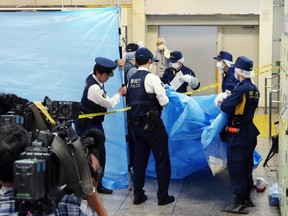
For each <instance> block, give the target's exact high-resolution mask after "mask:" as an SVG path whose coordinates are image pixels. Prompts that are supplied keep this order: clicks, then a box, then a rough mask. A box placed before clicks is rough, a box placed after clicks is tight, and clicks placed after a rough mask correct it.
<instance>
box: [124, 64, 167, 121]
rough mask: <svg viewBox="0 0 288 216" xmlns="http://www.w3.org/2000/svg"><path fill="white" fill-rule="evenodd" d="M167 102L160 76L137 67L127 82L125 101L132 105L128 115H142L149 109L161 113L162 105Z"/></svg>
mask: <svg viewBox="0 0 288 216" xmlns="http://www.w3.org/2000/svg"><path fill="white" fill-rule="evenodd" d="M168 102H169V99H168V97H167V96H166V91H165V88H164V86H163V84H162V83H161V80H160V78H159V77H158V76H156V75H155V74H152V73H150V72H149V71H147V69H146V68H143V67H139V69H138V71H137V72H136V73H135V74H134V75H133V76H132V77H131V79H130V81H129V82H128V92H127V103H128V104H129V106H131V107H132V109H131V110H130V111H129V112H128V115H129V117H132V118H133V117H144V116H145V115H146V113H147V112H149V111H150V110H154V111H158V112H160V113H161V111H162V106H165V105H166V104H167V103H168Z"/></svg>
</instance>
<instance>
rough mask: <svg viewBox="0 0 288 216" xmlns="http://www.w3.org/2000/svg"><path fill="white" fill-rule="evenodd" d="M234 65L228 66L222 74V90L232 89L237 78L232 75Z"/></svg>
mask: <svg viewBox="0 0 288 216" xmlns="http://www.w3.org/2000/svg"><path fill="white" fill-rule="evenodd" d="M234 71H235V67H234V66H232V67H229V70H228V71H227V72H223V74H222V92H225V91H226V90H229V91H233V89H234V88H235V86H236V85H237V83H239V80H238V79H237V78H236V77H235V75H234Z"/></svg>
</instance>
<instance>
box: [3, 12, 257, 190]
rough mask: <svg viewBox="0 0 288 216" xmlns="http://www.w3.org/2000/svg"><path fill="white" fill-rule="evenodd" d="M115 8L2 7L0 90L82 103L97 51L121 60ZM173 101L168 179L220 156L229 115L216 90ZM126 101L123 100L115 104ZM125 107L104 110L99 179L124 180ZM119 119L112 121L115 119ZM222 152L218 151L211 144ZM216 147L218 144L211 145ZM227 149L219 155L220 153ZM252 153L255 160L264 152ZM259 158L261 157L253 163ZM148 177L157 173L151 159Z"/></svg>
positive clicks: (168, 111)
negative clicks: (222, 108) (32, 9)
mask: <svg viewBox="0 0 288 216" xmlns="http://www.w3.org/2000/svg"><path fill="white" fill-rule="evenodd" d="M117 11H118V8H116V7H111V8H102V9H91V10H80V11H64V12H17V13H11V12H8V13H5V12H1V13H0V44H1V45H0V46H1V49H0V92H3V93H14V94H17V95H18V96H21V97H23V98H27V99H29V100H31V101H42V100H43V99H44V97H45V96H48V97H50V98H51V99H52V100H67V101H80V98H81V95H82V91H83V87H84V80H85V78H86V76H87V75H88V74H89V73H90V72H91V71H92V69H93V66H94V64H95V62H94V59H95V57H99V56H103V57H107V58H110V59H118V58H119V44H120V43H119V39H120V37H119V33H118V22H119V21H118V14H117ZM121 78H122V71H120V70H118V71H115V76H114V77H113V78H111V79H110V80H109V81H108V82H107V83H106V85H105V86H106V90H107V92H108V95H109V96H112V95H113V94H114V93H116V91H117V90H118V89H119V87H120V86H121V84H122V81H121ZM167 94H168V97H169V99H170V103H169V105H168V106H167V107H165V108H164V110H163V120H164V123H165V126H166V129H167V132H168V134H169V150H170V156H171V166H172V178H173V179H181V178H184V177H186V176H187V175H189V174H191V173H193V172H195V171H197V170H199V169H203V168H208V162H207V160H208V156H209V155H211V154H213V156H215V157H221V158H222V159H223V160H225V155H224V153H225V143H223V142H222V141H221V140H220V139H219V136H218V133H219V130H221V129H222V126H223V125H224V124H225V121H226V120H227V117H225V114H223V113H221V112H220V111H219V109H217V108H216V106H215V105H214V99H215V97H216V95H209V96H192V97H189V96H187V95H184V94H179V93H176V92H175V91H173V90H172V89H169V88H168V89H167ZM123 106H124V102H123V100H122V101H121V102H120V104H119V105H117V106H116V107H115V109H119V108H122V107H123ZM125 122H126V120H125V113H123V112H122V113H121V112H120V113H116V114H112V115H107V116H106V117H105V122H104V130H105V132H106V138H107V139H106V154H107V163H106V172H105V176H104V179H103V181H104V185H106V186H108V187H109V188H112V189H117V188H124V187H127V186H128V173H127V167H128V165H127V164H128V162H127V145H126V141H125V134H126V123H125ZM115 123H116V124H115ZM219 146H220V147H221V148H220V149H221V151H217V152H215V149H219V148H218V147H219ZM216 147H217V148H216ZM223 152H224V153H223ZM259 156H260V155H258V157H255V158H256V159H255V158H254V159H255V161H256V164H259V162H260V161H259V160H260V159H261V156H260V157H259ZM257 162H258V163H257ZM147 175H149V176H155V162H154V160H153V158H152V157H150V159H149V165H148V168H147Z"/></svg>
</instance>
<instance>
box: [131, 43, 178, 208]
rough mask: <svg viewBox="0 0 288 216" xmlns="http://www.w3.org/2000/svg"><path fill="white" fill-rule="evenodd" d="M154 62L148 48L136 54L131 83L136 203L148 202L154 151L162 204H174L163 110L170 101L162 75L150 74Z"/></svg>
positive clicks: (158, 195)
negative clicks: (150, 161)
mask: <svg viewBox="0 0 288 216" xmlns="http://www.w3.org/2000/svg"><path fill="white" fill-rule="evenodd" d="M153 61H157V59H155V58H154V56H153V54H152V53H151V51H150V50H148V49H147V48H140V49H139V50H137V51H136V62H137V65H138V66H139V67H138V71H137V72H136V73H135V74H134V75H133V76H132V77H131V79H130V81H129V83H128V91H127V103H128V104H129V106H131V107H132V109H131V110H130V111H129V112H128V121H129V124H130V125H131V128H132V131H133V132H134V135H135V140H136V141H135V152H134V154H135V156H134V166H133V170H134V201H133V203H134V204H135V205H139V204H141V203H143V202H145V201H146V200H147V196H146V195H145V191H144V190H143V187H144V184H145V172H146V168H147V164H148V159H149V155H150V151H151V150H152V153H153V156H154V158H155V162H156V174H157V180H158V191H157V198H158V205H166V204H169V203H172V202H174V200H175V198H174V196H169V194H168V188H169V184H170V177H171V164H170V157H169V150H168V135H167V132H166V130H165V127H164V124H163V122H162V119H161V111H162V107H163V106H166V105H167V104H168V102H169V99H168V97H167V95H166V92H165V88H164V86H163V84H162V83H161V80H160V78H159V77H158V76H156V75H155V74H153V73H150V72H149V69H151V66H152V64H153Z"/></svg>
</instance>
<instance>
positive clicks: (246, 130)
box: [220, 78, 260, 146]
mask: <svg viewBox="0 0 288 216" xmlns="http://www.w3.org/2000/svg"><path fill="white" fill-rule="evenodd" d="M259 97H260V93H259V90H258V88H257V87H256V86H255V85H254V84H253V83H252V81H251V79H250V78H247V79H245V80H242V81H241V82H239V83H238V85H237V86H236V88H235V89H234V90H233V91H232V94H231V95H230V96H228V97H227V98H226V99H225V100H224V101H223V102H222V104H221V107H220V108H221V110H222V111H223V112H226V113H228V114H229V118H228V126H231V127H234V128H238V129H239V133H238V134H237V137H238V138H237V139H235V140H233V142H229V145H235V146H236V145H245V143H246V141H247V139H249V138H252V137H256V136H257V135H259V131H258V129H257V127H256V126H255V125H254V123H253V117H254V113H255V110H256V108H257V107H258V102H259Z"/></svg>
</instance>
